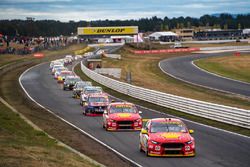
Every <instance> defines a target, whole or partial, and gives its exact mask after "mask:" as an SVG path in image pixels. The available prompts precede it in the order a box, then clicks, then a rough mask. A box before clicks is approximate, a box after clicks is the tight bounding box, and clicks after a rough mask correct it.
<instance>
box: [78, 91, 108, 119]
mask: <svg viewBox="0 0 250 167" xmlns="http://www.w3.org/2000/svg"><path fill="white" fill-rule="evenodd" d="M108 104H109V97H108V95H107V94H106V93H92V94H89V95H88V96H87V99H86V101H85V102H84V103H83V114H84V115H87V116H102V114H103V112H104V111H105V110H107V106H108Z"/></svg>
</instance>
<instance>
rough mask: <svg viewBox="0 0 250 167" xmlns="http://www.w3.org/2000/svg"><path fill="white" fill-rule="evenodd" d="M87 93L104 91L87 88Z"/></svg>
mask: <svg viewBox="0 0 250 167" xmlns="http://www.w3.org/2000/svg"><path fill="white" fill-rule="evenodd" d="M85 93H86V94H90V93H102V91H101V90H100V89H87V90H85Z"/></svg>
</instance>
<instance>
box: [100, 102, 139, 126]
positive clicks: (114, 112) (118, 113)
mask: <svg viewBox="0 0 250 167" xmlns="http://www.w3.org/2000/svg"><path fill="white" fill-rule="evenodd" d="M140 113H141V112H139V111H138V109H137V108H136V106H135V105H134V104H132V103H128V102H116V103H110V104H109V105H108V108H107V111H105V112H104V113H103V128H105V129H106V130H108V131H109V130H110V131H111V130H141V128H142V118H141V116H140V115H139V114H140Z"/></svg>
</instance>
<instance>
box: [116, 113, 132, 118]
mask: <svg viewBox="0 0 250 167" xmlns="http://www.w3.org/2000/svg"><path fill="white" fill-rule="evenodd" d="M117 115H118V116H119V117H122V118H128V117H130V116H131V114H129V113H120V114H117Z"/></svg>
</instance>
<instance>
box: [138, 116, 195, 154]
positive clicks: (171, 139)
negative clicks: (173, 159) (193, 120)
mask: <svg viewBox="0 0 250 167" xmlns="http://www.w3.org/2000/svg"><path fill="white" fill-rule="evenodd" d="M191 133H193V130H188V129H187V127H186V125H185V124H184V123H183V122H182V121H181V120H179V119H174V118H155V119H151V120H149V121H148V122H147V123H146V125H145V127H144V128H143V129H142V130H141V133H140V144H139V148H140V151H144V152H145V153H146V155H147V156H195V141H194V138H193V137H192V136H191V135H190V134H191Z"/></svg>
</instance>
